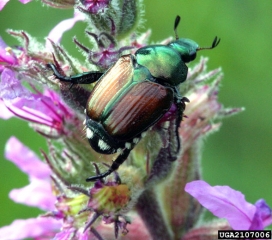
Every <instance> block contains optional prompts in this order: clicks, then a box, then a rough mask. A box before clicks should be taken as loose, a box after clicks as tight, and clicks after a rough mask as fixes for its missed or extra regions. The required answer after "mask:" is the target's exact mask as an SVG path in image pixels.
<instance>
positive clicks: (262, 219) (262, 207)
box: [250, 199, 272, 230]
mask: <svg viewBox="0 0 272 240" xmlns="http://www.w3.org/2000/svg"><path fill="white" fill-rule="evenodd" d="M255 206H256V207H257V211H256V213H255V215H254V218H253V220H252V224H251V226H250V230H263V229H264V228H265V227H267V226H269V225H271V224H272V216H271V208H270V207H269V206H268V205H267V203H266V202H265V200H263V199H260V200H258V201H257V202H256V203H255Z"/></svg>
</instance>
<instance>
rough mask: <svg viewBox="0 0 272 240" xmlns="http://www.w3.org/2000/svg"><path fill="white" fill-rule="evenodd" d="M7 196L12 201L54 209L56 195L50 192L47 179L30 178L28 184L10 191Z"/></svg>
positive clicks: (43, 208)
mask: <svg viewBox="0 0 272 240" xmlns="http://www.w3.org/2000/svg"><path fill="white" fill-rule="evenodd" d="M9 197H10V198H11V199H12V200H13V201H14V202H17V203H21V204H25V205H28V206H33V207H38V208H40V209H42V210H45V211H52V210H54V209H55V202H56V197H55V196H54V195H53V193H52V188H51V184H50V181H49V179H48V181H45V180H40V179H36V178H32V179H31V180H30V184H29V185H27V186H25V187H23V188H21V189H13V190H12V191H10V193H9Z"/></svg>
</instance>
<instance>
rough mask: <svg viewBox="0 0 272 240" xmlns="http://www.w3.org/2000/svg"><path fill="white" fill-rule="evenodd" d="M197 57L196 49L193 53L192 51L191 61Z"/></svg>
mask: <svg viewBox="0 0 272 240" xmlns="http://www.w3.org/2000/svg"><path fill="white" fill-rule="evenodd" d="M195 58H196V52H195V51H194V52H191V53H190V61H193V60H195Z"/></svg>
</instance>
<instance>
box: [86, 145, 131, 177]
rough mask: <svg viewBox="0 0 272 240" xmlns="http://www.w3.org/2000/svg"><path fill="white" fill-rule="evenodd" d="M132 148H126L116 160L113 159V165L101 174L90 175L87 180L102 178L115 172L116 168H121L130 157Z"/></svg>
mask: <svg viewBox="0 0 272 240" xmlns="http://www.w3.org/2000/svg"><path fill="white" fill-rule="evenodd" d="M131 150H132V149H127V148H126V149H125V150H124V151H123V152H122V153H121V154H120V155H119V156H118V157H117V158H116V159H115V161H113V163H112V165H111V166H110V168H109V169H108V170H107V171H106V172H104V173H101V174H99V175H96V176H93V177H89V178H87V179H86V181H87V182H94V181H96V180H98V179H102V178H104V177H106V176H108V175H110V174H111V173H112V172H114V171H115V170H117V169H118V168H119V166H120V165H121V164H122V163H123V162H124V161H125V160H126V159H127V158H128V155H129V153H130V151H131Z"/></svg>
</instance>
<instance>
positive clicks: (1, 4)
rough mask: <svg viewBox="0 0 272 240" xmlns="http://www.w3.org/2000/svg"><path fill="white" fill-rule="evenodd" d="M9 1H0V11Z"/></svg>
mask: <svg viewBox="0 0 272 240" xmlns="http://www.w3.org/2000/svg"><path fill="white" fill-rule="evenodd" d="M8 1H9V0H0V11H1V10H2V9H3V8H4V7H5V5H6V4H7V2H8Z"/></svg>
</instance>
